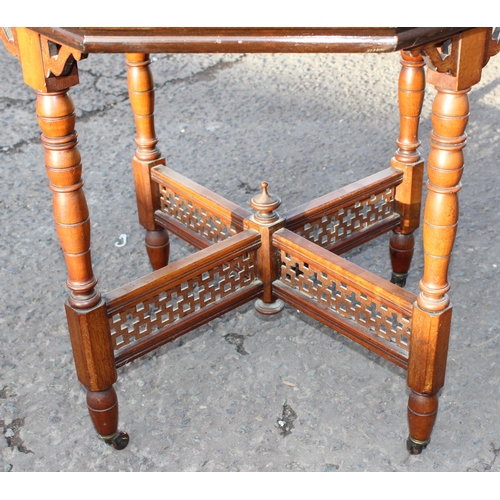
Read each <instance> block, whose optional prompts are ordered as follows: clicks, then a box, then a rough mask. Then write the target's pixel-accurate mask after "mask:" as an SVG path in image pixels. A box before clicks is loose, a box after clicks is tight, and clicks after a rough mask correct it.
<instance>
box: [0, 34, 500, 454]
mask: <svg viewBox="0 0 500 500" xmlns="http://www.w3.org/2000/svg"><path fill="white" fill-rule="evenodd" d="M0 36H1V37H2V40H3V42H4V43H5V45H6V47H7V49H8V50H9V52H10V53H11V54H12V55H14V56H17V57H18V58H19V60H20V62H21V65H22V70H23V75H24V80H25V82H26V84H28V85H29V86H31V87H32V88H33V89H34V90H35V91H36V93H37V105H36V112H37V117H38V123H39V125H40V128H41V130H42V135H41V141H42V145H43V147H44V148H45V164H46V168H47V175H48V177H49V181H50V182H49V186H50V189H51V190H52V192H53V211H54V220H55V225H56V229H57V233H58V236H59V239H60V243H61V247H62V250H63V253H64V256H65V260H66V264H67V269H68V281H67V286H68V288H69V296H68V299H67V302H66V314H67V319H68V327H69V332H70V336H71V342H72V347H73V354H74V359H75V365H76V371H77V375H78V379H79V381H80V382H81V383H82V384H83V386H84V387H85V388H86V390H87V404H88V408H89V413H90V416H91V419H92V421H93V424H94V426H95V428H96V430H97V433H98V435H99V436H100V437H101V438H102V439H103V440H104V441H105V442H106V443H108V444H110V445H112V446H113V447H114V448H116V449H122V448H124V447H125V446H126V445H127V443H128V441H129V437H128V435H127V434H126V433H125V432H123V431H120V430H118V402H117V397H116V393H115V390H114V388H113V384H114V383H115V382H116V380H117V368H118V367H120V366H122V365H124V364H126V363H128V362H130V361H132V360H133V359H136V358H138V357H140V356H142V355H144V354H146V353H148V352H150V351H151V350H153V349H155V348H157V347H159V346H160V345H163V344H165V343H166V342H169V341H171V340H173V339H175V338H177V337H179V336H180V335H183V334H185V333H187V332H189V331H191V330H192V329H193V328H196V327H198V326H200V325H202V324H204V323H206V322H208V321H210V320H212V319H214V318H216V317H218V316H220V315H222V314H225V313H226V312H228V311H231V310H232V309H234V308H236V307H238V306H240V305H242V304H244V303H246V302H248V301H250V300H254V299H256V302H255V307H256V309H257V310H258V311H259V312H261V313H263V314H274V313H277V312H279V311H280V310H281V309H282V307H283V303H284V302H286V303H288V304H291V305H292V306H293V307H295V308H297V309H299V310H301V311H303V312H304V313H306V314H308V315H309V316H311V317H313V318H315V319H317V320H319V321H321V322H322V323H324V324H325V325H328V326H330V327H331V328H333V329H335V330H336V331H337V332H340V333H342V334H344V335H346V336H347V337H349V338H351V339H352V340H354V341H356V342H358V343H360V344H361V345H363V346H365V347H366V348H368V349H370V350H371V351H373V352H375V353H377V354H378V355H380V356H383V357H384V358H386V359H388V360H389V361H391V362H393V363H395V364H396V365H398V366H400V367H403V368H404V369H406V370H407V373H408V376H407V383H408V386H409V388H410V396H409V401H408V423H409V437H408V440H407V447H408V450H409V452H410V453H412V454H418V453H420V452H421V451H422V450H423V449H424V448H425V447H426V446H427V444H428V443H429V440H430V436H431V432H432V427H433V425H434V421H435V418H436V414H437V409H438V396H437V394H438V391H439V390H440V389H441V387H442V386H443V384H444V378H445V371H446V358H447V351H448V339H449V333H450V323H451V312H452V306H451V304H450V300H449V298H448V295H447V292H448V290H449V284H448V280H447V272H448V264H449V261H450V256H451V252H452V247H453V243H454V239H455V234H456V229H457V220H458V198H457V193H458V191H459V189H460V178H461V175H462V170H463V164H464V160H463V148H464V146H465V143H466V134H465V128H466V125H467V120H468V115H469V103H468V97H467V93H468V92H469V90H470V88H471V87H472V86H473V85H474V84H476V83H478V82H479V81H480V79H481V71H482V68H483V67H484V66H485V65H486V64H487V62H488V60H489V58H490V57H491V56H493V55H495V54H497V53H498V52H499V48H500V43H499V39H498V32H497V31H493V30H492V29H491V28H2V30H0ZM393 51H401V65H402V69H401V73H400V78H399V92H398V96H399V97H398V101H399V109H400V133H399V138H398V139H397V141H396V142H397V151H396V152H395V154H394V156H393V158H392V159H391V160H390V166H389V168H387V169H386V170H383V171H381V172H379V173H377V174H375V175H372V176H370V177H367V178H365V179H362V180H360V181H358V182H355V183H353V184H351V185H349V186H346V187H345V188H342V189H338V190H336V191H333V192H332V193H329V194H327V195H325V196H322V197H320V198H317V199H315V200H312V201H310V202H309V203H306V204H304V205H301V206H299V207H296V208H295V209H292V210H289V211H287V212H286V213H281V214H280V213H278V212H277V209H278V207H279V205H280V200H279V198H277V197H276V196H274V195H271V194H269V193H268V190H267V184H266V183H265V182H262V184H261V187H262V192H261V193H260V194H259V195H257V196H255V197H254V198H252V200H251V203H250V204H251V207H252V208H253V210H254V211H253V212H252V211H249V210H247V209H244V208H241V207H239V206H237V205H235V204H233V203H231V202H229V201H227V200H226V199H224V198H222V197H221V196H218V195H217V194H215V193H213V192H212V191H210V190H208V189H206V188H204V187H203V186H200V185H199V184H197V183H196V182H194V181H192V180H189V179H187V178H185V177H183V176H182V175H180V174H178V173H177V172H174V171H173V170H171V169H169V168H167V166H166V164H165V160H164V158H163V156H162V154H161V153H160V150H159V149H158V147H157V143H158V140H157V138H156V134H155V128H154V92H155V91H154V83H153V77H152V73H151V69H150V59H149V54H151V53H259V52H261V53H263V52H268V53H270V52H273V53H291V52H301V53H319V52H331V53H333V52H361V53H362V52H393ZM92 53H124V54H126V64H127V66H128V90H129V96H130V102H131V106H132V111H133V114H134V117H135V123H136V130H137V135H136V139H135V142H136V144H137V150H136V153H135V156H134V158H133V159H132V165H133V170H134V180H135V188H136V195H137V206H138V214H139V222H140V223H141V225H142V226H143V227H144V228H145V230H146V238H145V240H146V249H147V253H148V256H149V259H150V262H151V265H152V267H153V269H154V271H153V272H151V273H150V274H147V275H146V276H144V277H142V278H140V279H138V280H135V281H133V282H131V283H128V284H126V285H124V286H122V287H120V288H118V289H116V290H114V291H112V292H110V293H108V294H106V295H101V293H100V292H99V291H98V289H97V287H96V284H97V279H96V277H95V276H94V273H93V270H92V262H91V257H90V219H89V211H88V208H87V203H86V201H85V195H84V192H83V190H82V185H83V181H82V177H81V173H82V163H81V158H80V154H79V151H78V147H77V134H76V131H75V112H74V106H73V103H72V101H71V98H70V97H69V95H68V90H69V89H70V88H71V87H72V86H74V85H77V84H78V61H80V60H82V59H84V58H86V57H87V56H88V55H89V54H92ZM89 64H92V58H91V57H90V58H89ZM424 66H427V71H426V74H425V72H424ZM426 80H427V82H429V83H430V84H433V85H434V86H435V87H436V90H437V94H436V97H435V99H434V102H433V107H432V125H433V131H432V133H431V137H430V145H431V150H430V154H429V158H428V161H427V173H428V181H427V189H428V196H427V199H426V204H425V209H424V214H423V228H422V235H423V245H424V272H423V276H422V279H421V281H420V289H421V292H420V294H419V295H418V296H417V295H414V294H412V293H410V292H408V291H406V290H405V289H404V288H403V287H404V285H405V282H406V276H407V274H408V270H409V267H410V262H411V258H412V254H413V247H414V237H413V233H414V231H415V230H416V229H417V227H419V224H420V212H421V210H420V205H421V198H422V183H423V168H424V162H423V160H422V159H421V157H420V154H419V151H418V147H419V145H420V142H419V139H418V126H419V118H420V112H421V108H422V102H423V97H424V89H425V81H426ZM388 231H392V235H391V239H390V256H391V262H392V268H393V272H392V277H391V280H390V281H389V280H384V279H382V278H380V277H378V276H375V275H374V274H372V273H370V272H368V271H366V270H364V269H362V268H360V267H358V266H356V265H354V264H352V263H350V262H348V261H347V260H346V259H344V258H342V257H340V255H341V254H342V253H343V252H345V251H347V250H350V249H352V248H354V247H356V246H358V245H361V244H363V243H365V242H366V241H368V240H370V239H372V238H375V237H377V236H379V235H382V234H384V233H386V232H388ZM169 232H172V233H174V234H176V235H178V236H180V237H181V238H183V239H184V240H186V241H187V242H189V243H190V244H192V245H194V246H195V247H196V248H197V249H198V251H197V252H196V253H195V254H193V255H191V256H188V257H186V258H183V259H180V260H179V261H177V262H174V263H170V264H169V236H168V234H169Z"/></svg>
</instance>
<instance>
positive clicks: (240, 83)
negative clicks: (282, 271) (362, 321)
mask: <svg viewBox="0 0 500 500" xmlns="http://www.w3.org/2000/svg"><path fill="white" fill-rule="evenodd" d="M398 61H399V56H398V55H397V54H387V55H377V54H367V55H328V54H322V55H187V56H186V55H155V56H154V58H153V65H152V68H153V72H154V75H155V79H156V85H157V90H158V91H157V105H156V117H157V134H158V137H159V139H160V143H159V146H160V149H161V150H162V152H163V153H164V155H165V157H166V160H167V164H168V165H169V166H170V167H171V168H173V169H175V170H177V171H179V172H180V173H182V174H184V175H186V176H188V177H190V178H192V179H194V180H196V181H197V182H199V183H201V184H203V185H205V186H207V187H208V188H210V189H212V190H214V191H215V192H217V193H218V194H220V195H222V196H225V197H226V198H228V199H230V200H232V201H233V202H235V203H238V204H240V205H242V206H244V207H249V201H250V198H251V197H252V196H253V195H254V194H255V193H256V192H257V190H258V186H259V183H260V182H261V181H263V180H265V181H267V182H268V183H269V187H270V191H271V192H273V193H275V194H277V195H278V196H279V197H280V198H281V199H282V206H281V210H286V209H289V208H293V207H294V206H296V205H298V204H301V203H303V202H305V201H308V200H310V199H312V198H315V197H317V196H320V195H322V194H325V193H327V192H329V191H332V190H333V189H336V188H338V187H340V186H342V185H346V184H348V183H350V182H352V181H355V180H357V179H360V178H362V177H365V176H367V175H370V174H372V173H374V172H376V171H379V170H381V169H383V168H386V167H387V166H388V164H389V161H390V158H391V156H392V154H393V152H394V150H395V140H396V139H397V135H398V109H397V99H396V95H397V88H396V86H397V75H398V73H399V62H398ZM0 67H1V68H2V69H1V72H2V78H1V79H0V159H1V163H2V168H1V170H0V207H1V209H0V218H1V226H0V228H1V229H0V231H1V237H0V269H1V278H0V297H1V307H0V434H1V435H0V470H4V471H12V472H16V471H290V472H294V471H295V472H297V471H307V472H310V471H325V472H326V471H328V472H336V471H339V472H350V471H457V472H462V471H496V472H498V471H499V470H500V458H498V455H499V452H500V400H499V397H498V396H499V385H500V303H499V297H498V290H499V285H498V283H497V281H496V280H497V278H498V277H499V273H500V236H499V232H498V227H499V217H500V209H499V206H498V199H500V183H499V182H498V181H497V176H498V170H497V169H498V161H499V160H498V159H499V157H500V155H499V148H498V144H499V143H500V56H497V57H496V59H495V58H494V59H492V60H491V61H490V63H489V65H488V66H487V67H486V68H485V70H484V78H483V81H482V82H481V83H480V84H478V85H477V86H476V87H475V88H474V89H473V90H472V92H471V95H470V100H471V117H470V122H469V127H468V135H469V143H468V146H467V148H466V150H465V156H466V168H465V173H464V177H463V189H462V190H461V192H460V227H459V230H458V236H457V240H456V245H455V253H454V256H453V258H452V263H451V268H450V283H451V286H452V289H451V292H450V296H451V299H452V302H453V304H454V311H453V326H452V332H451V340H450V350H449V358H448V370H447V377H446V384H445V387H444V388H443V390H442V391H441V395H440V407H439V414H438V418H437V422H436V425H435V428H434V432H433V436H432V442H431V444H430V445H429V447H428V448H427V449H426V450H425V451H424V452H423V453H422V454H421V455H419V456H410V455H409V454H408V452H407V451H406V448H405V441H406V437H407V432H408V431H407V420H406V402H407V397H408V389H407V387H406V382H405V372H404V370H402V369H399V368H397V367H395V366H394V365H392V364H391V363H389V362H387V361H385V360H383V359H381V358H379V357H378V356H376V355H374V354H372V353H370V352H368V351H367V350H366V349H364V348H362V347H360V346H358V345H357V344H355V343H353V342H351V341H350V340H348V339H346V338H344V337H342V336H340V335H338V334H337V333H335V332H333V331H331V330H330V329H328V328H327V327H325V326H323V325H321V324H319V323H317V322H316V321H314V320H312V319H309V318H308V317H307V316H305V315H304V314H302V313H299V312H297V311H296V310H294V309H293V308H291V307H288V306H287V307H286V308H285V310H284V311H282V312H281V313H280V314H278V315H276V316H273V317H270V318H265V317H262V316H260V315H259V314H258V313H256V312H255V310H254V308H253V305H252V304H248V305H246V306H243V307H241V308H239V309H238V310H236V311H233V312H231V313H229V314H227V315H225V316H224V317H221V318H219V319H217V320H214V321H212V322H211V323H209V324H207V325H205V326H203V327H201V328H199V329H197V330H195V331H193V332H191V333H190V334H188V335H186V336H184V337H181V338H180V339H177V340H176V341H174V342H172V343H170V344H168V345H166V346H163V347H161V348H160V349H158V350H156V351H155V352H153V353H151V354H149V355H147V356H145V357H143V358H141V359H140V360H136V361H134V362H132V363H131V364H129V365H127V366H125V367H123V368H121V369H119V378H118V382H117V384H116V386H115V387H116V390H117V393H118V397H119V402H120V428H121V429H123V430H125V431H127V432H128V433H129V434H130V438H131V441H130V444H129V446H128V447H127V448H126V449H125V450H123V451H115V450H113V449H112V448H110V447H108V446H106V445H105V444H104V443H103V442H101V441H100V440H99V439H98V438H97V437H96V434H95V432H94V430H93V427H92V424H91V422H90V419H89V417H88V413H87V409H86V405H85V391H84V390H83V388H82V387H81V385H80V384H79V382H78V381H77V378H76V374H75V370H74V363H73V358H72V352H71V346H70V341H69V336H68V333H67V327H66V320H65V315H64V309H63V303H64V300H65V297H66V293H67V292H66V288H65V281H66V269H65V265H64V260H63V257H62V254H61V250H60V247H59V243H58V240H57V236H56V233H55V229H54V226H53V222H52V213H51V195H50V191H49V189H48V186H47V179H46V175H45V172H44V165H43V151H42V147H41V145H40V143H39V129H38V125H37V123H36V117H35V104H34V93H33V91H32V90H31V89H30V88H28V87H27V86H25V85H24V83H23V82H22V75H21V69H20V65H19V63H18V61H17V60H16V59H15V58H14V57H12V56H10V55H9V54H8V53H7V51H6V50H5V48H4V47H3V46H2V47H0ZM79 67H80V75H81V84H80V85H79V86H78V87H75V88H74V89H73V90H72V91H71V95H72V96H73V100H74V102H75V106H76V109H77V116H78V120H77V130H78V134H79V139H80V150H81V153H82V157H83V165H84V174H83V177H84V179H85V192H86V196H87V201H88V204H89V207H90V211H91V221H92V231H93V233H92V252H93V261H94V270H95V274H96V276H97V278H98V279H99V285H98V286H99V289H100V290H101V291H103V292H105V291H109V290H112V289H114V288H116V287H117V286H120V285H122V284H125V283H127V282H128V281H130V280H131V279H134V278H138V277H140V276H142V275H144V274H146V273H148V272H149V271H150V268H149V264H148V261H147V258H146V254H145V250H144V244H143V239H144V238H143V229H142V227H141V226H140V225H139V224H138V222H137V211H136V205H135V195H134V191H133V179H132V172H131V158H132V156H133V153H134V148H135V146H134V143H133V138H134V122H133V117H132V113H131V111H130V107H129V102H128V98H127V89H126V67H125V64H124V56H121V55H116V56H103V55H91V56H90V57H89V59H87V60H85V61H82V62H81V63H80V65H79ZM433 95H434V90H433V89H432V88H429V92H428V95H427V98H426V101H425V106H424V111H423V116H422V126H421V132H422V134H421V137H422V147H421V152H422V154H423V155H425V156H426V155H427V153H428V150H429V147H428V140H427V138H428V136H429V132H430V126H431V125H430V106H431V98H432V96H433ZM121 234H127V235H128V238H127V244H126V245H125V246H123V247H120V248H119V247H116V246H115V242H116V241H117V240H118V238H119V236H120V235H121ZM417 236H418V238H417V241H418V243H417V248H416V252H415V257H414V263H413V266H412V272H411V275H410V279H409V283H408V289H410V290H411V291H413V292H415V293H417V292H418V280H419V279H420V277H421V273H422V267H423V266H422V259H423V257H422V248H421V242H420V238H419V237H420V231H419V232H418V234H417ZM192 251H193V249H192V248H190V247H189V246H188V245H187V244H185V243H183V242H182V241H180V240H178V239H177V238H172V259H173V260H177V259H178V258H180V257H182V256H184V255H187V254H188V253H189V252H192ZM348 258H349V259H351V260H352V261H353V262H356V263H357V264H359V265H361V266H363V267H365V268H366V269H368V270H370V271H371V272H374V273H376V274H378V275H380V276H383V277H388V276H389V273H390V264H389V258H388V235H386V236H385V237H381V238H379V239H378V240H376V241H373V242H370V243H368V244H366V245H365V246H363V247H362V248H361V249H357V250H354V251H351V252H350V253H349V254H348ZM237 336H240V337H237ZM235 338H239V339H243V350H242V349H240V350H239V351H238V350H237V347H238V345H237V344H235V343H234V339H235ZM231 340H233V341H232V342H231ZM284 405H288V406H289V407H290V408H291V409H292V410H293V416H295V419H294V420H293V428H292V429H291V432H290V433H289V434H288V435H286V436H284V435H283V433H282V432H280V428H279V426H278V423H277V421H278V420H279V419H280V418H281V417H282V414H283V409H284Z"/></svg>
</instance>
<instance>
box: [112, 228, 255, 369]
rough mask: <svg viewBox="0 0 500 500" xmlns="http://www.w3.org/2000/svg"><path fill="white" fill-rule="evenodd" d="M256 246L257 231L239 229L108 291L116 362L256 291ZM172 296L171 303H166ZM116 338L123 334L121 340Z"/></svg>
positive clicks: (172, 336)
mask: <svg viewBox="0 0 500 500" xmlns="http://www.w3.org/2000/svg"><path fill="white" fill-rule="evenodd" d="M260 247H261V238H260V234H259V233H258V232H257V231H254V230H251V229H250V230H247V231H243V232H242V233H239V234H238V235H236V236H234V237H232V238H229V239H227V240H225V241H222V242H220V243H217V244H215V245H211V246H210V247H209V248H206V249H204V250H201V251H200V252H198V253H196V254H194V255H189V256H187V257H185V258H183V259H180V260H178V261H177V262H174V263H172V264H169V265H168V266H165V267H164V268H162V269H160V270H157V271H155V272H153V273H151V274H149V275H147V276H145V277H143V278H140V279H138V280H135V281H134V282H131V283H128V284H127V285H124V286H123V287H120V288H118V289H116V290H114V291H112V292H109V293H108V294H107V295H106V302H107V315H108V320H109V325H110V328H111V334H112V336H113V339H114V342H115V344H116V347H115V348H116V349H117V355H116V362H117V365H118V366H120V365H122V364H125V363H128V362H129V361H131V360H132V359H135V358H137V357H139V356H142V355H143V354H145V353H147V352H149V351H151V350H152V349H155V348H156V347H159V346H160V345H162V344H164V343H166V342H169V341H171V340H173V339H175V338H177V337H179V336H180V335H183V334H184V333H187V332H189V331H191V330H192V329H193V328H196V327H198V326H200V325H202V324H204V323H206V322H208V321H210V320H212V319H214V318H216V317H218V316H220V315H222V314H224V313H226V312H228V311H230V310H232V309H234V308H235V307H238V306H240V305H242V304H244V303H245V302H247V301H248V300H251V299H252V298H254V297H256V296H257V295H260V294H261V293H262V289H263V285H262V282H261V281H259V280H258V279H257V272H256V269H257V255H256V251H257V250H258V249H259V248H260ZM212 281H213V283H212ZM174 296H175V300H176V302H177V304H176V305H175V307H174V306H167V303H169V302H170V300H172V299H173V298H174ZM140 311H142V312H140ZM151 311H155V312H154V313H152V312H151ZM129 318H130V319H133V321H134V323H136V324H137V326H135V325H134V327H133V328H132V331H131V333H129V332H127V331H126V324H127V323H129ZM131 336H133V337H134V341H133V342H130V340H129V339H130V337H131ZM118 337H123V341H122V342H121V343H118V341H117V338H118Z"/></svg>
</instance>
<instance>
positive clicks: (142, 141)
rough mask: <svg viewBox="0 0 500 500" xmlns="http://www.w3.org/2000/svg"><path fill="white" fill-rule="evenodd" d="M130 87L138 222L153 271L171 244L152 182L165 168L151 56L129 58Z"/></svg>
mask: <svg viewBox="0 0 500 500" xmlns="http://www.w3.org/2000/svg"><path fill="white" fill-rule="evenodd" d="M126 59H127V61H126V64H127V66H128V73H127V83H128V94H129V98H130V105H131V107H132V111H133V113H134V118H135V126H136V131H137V136H136V139H135V143H136V144H137V150H136V152H135V156H134V158H133V160H132V165H133V168H134V181H135V193H136V197H137V210H138V214H139V222H140V224H142V226H143V227H144V228H145V229H146V249H147V252H148V256H149V261H150V262H151V265H152V266H153V269H160V268H161V267H163V266H166V265H167V264H168V259H169V256H170V240H169V236H168V232H167V231H166V230H165V229H164V228H163V227H161V226H159V225H158V224H157V223H156V222H155V216H154V214H155V212H156V210H158V209H159V207H160V201H159V196H160V195H159V191H158V185H157V184H155V183H154V182H153V181H152V180H151V169H152V168H153V167H155V166H157V165H164V164H165V160H164V158H163V157H162V156H161V152H160V150H159V149H158V148H157V147H156V145H157V143H158V139H157V138H156V133H155V124H154V102H155V95H154V81H153V75H152V73H151V70H150V68H149V65H150V64H151V61H150V59H149V55H148V54H127V55H126Z"/></svg>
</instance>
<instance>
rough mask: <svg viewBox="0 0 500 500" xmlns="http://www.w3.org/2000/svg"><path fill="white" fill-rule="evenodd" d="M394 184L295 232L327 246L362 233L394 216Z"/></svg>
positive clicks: (322, 245)
mask: <svg viewBox="0 0 500 500" xmlns="http://www.w3.org/2000/svg"><path fill="white" fill-rule="evenodd" d="M394 192H395V189H394V187H391V188H387V189H386V190H385V191H384V192H382V193H378V194H374V195H372V196H370V197H369V198H365V199H364V200H361V201H357V202H355V203H353V204H352V205H350V206H347V207H344V208H341V209H339V210H336V211H335V212H332V213H331V214H328V215H325V216H323V217H321V218H320V219H316V220H313V221H309V222H307V223H305V224H303V225H302V226H301V227H299V228H297V229H293V232H294V233H295V234H298V235H299V236H302V237H303V238H306V239H308V240H309V241H312V242H313V243H316V244H317V245H320V246H321V247H324V248H328V247H330V246H331V245H333V244H334V243H336V242H337V241H339V240H342V239H344V238H347V237H348V236H350V235H352V234H354V233H358V232H361V231H363V230H365V229H368V228H369V227H371V226H373V225H375V224H377V223H378V222H380V221H382V220H384V219H387V218H389V217H391V216H392V215H394Z"/></svg>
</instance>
